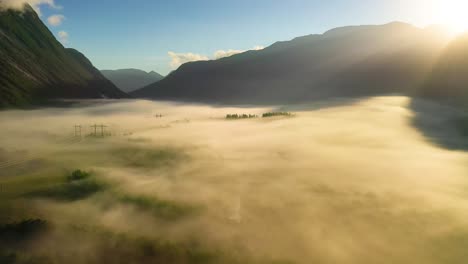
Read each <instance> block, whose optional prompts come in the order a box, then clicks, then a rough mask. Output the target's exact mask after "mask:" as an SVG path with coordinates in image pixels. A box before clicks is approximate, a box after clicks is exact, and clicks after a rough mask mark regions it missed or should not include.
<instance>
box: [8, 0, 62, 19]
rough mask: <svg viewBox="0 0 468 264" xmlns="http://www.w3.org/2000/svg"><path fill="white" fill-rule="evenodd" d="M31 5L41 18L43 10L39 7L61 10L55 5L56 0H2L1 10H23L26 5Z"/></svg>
mask: <svg viewBox="0 0 468 264" xmlns="http://www.w3.org/2000/svg"><path fill="white" fill-rule="evenodd" d="M27 4H29V5H31V7H32V8H33V9H34V10H35V11H36V13H37V14H38V15H39V16H41V15H42V13H41V9H40V8H39V6H41V5H48V6H49V7H52V8H56V9H60V8H61V7H60V6H58V5H56V4H55V0H0V8H12V9H17V10H22V9H23V8H24V7H25V5H27Z"/></svg>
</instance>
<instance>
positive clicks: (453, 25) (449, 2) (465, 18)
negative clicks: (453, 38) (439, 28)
mask: <svg viewBox="0 0 468 264" xmlns="http://www.w3.org/2000/svg"><path fill="white" fill-rule="evenodd" d="M467 10H468V0H437V1H436V3H435V5H434V13H435V16H436V17H435V18H434V19H435V20H437V21H436V22H437V23H440V24H443V25H445V26H447V27H448V28H449V29H450V30H451V31H453V33H456V34H460V33H463V32H466V31H468V15H467Z"/></svg>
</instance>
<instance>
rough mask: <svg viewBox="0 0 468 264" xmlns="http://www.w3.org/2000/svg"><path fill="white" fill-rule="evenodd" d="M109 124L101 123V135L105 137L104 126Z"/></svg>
mask: <svg viewBox="0 0 468 264" xmlns="http://www.w3.org/2000/svg"><path fill="white" fill-rule="evenodd" d="M106 127H107V126H105V125H102V124H101V125H100V126H99V128H101V137H104V128H106Z"/></svg>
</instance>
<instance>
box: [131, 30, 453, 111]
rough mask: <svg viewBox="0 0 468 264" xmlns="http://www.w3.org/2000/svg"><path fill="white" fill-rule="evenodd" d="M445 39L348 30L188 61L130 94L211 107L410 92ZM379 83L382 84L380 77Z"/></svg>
mask: <svg viewBox="0 0 468 264" xmlns="http://www.w3.org/2000/svg"><path fill="white" fill-rule="evenodd" d="M447 41H448V39H447V37H446V36H445V35H442V34H441V32H439V31H436V30H428V29H421V28H417V27H414V26H412V25H409V24H405V23H399V22H397V23H389V24H385V25H370V26H351V27H341V28H337V29H332V30H329V31H327V32H325V33H324V34H313V35H307V36H303V37H298V38H295V39H293V40H290V41H286V42H276V43H274V44H273V45H271V46H269V47H267V48H265V49H263V50H259V51H248V52H245V53H241V54H237V55H233V56H231V57H228V58H223V59H219V60H212V61H199V62H191V63H186V64H184V65H182V66H180V67H179V68H178V69H177V70H175V71H173V72H172V73H170V74H169V75H168V76H167V77H166V78H164V79H163V80H161V81H159V82H156V83H154V84H151V85H149V86H147V87H144V88H142V89H139V90H137V91H135V92H132V93H131V94H132V95H133V96H135V97H143V98H150V99H167V100H186V101H201V102H208V103H210V102H215V103H234V104H237V103H241V104H244V103H253V104H257V103H266V104H270V103H288V102H298V101H303V100H315V99H321V98H326V97H332V96H362V95H376V94H383V93H402V92H404V93H407V92H412V90H413V89H414V86H416V85H419V84H420V83H422V82H423V81H424V78H425V77H426V74H427V72H428V71H429V70H430V68H431V65H432V64H433V63H434V61H435V60H436V59H437V54H438V52H439V51H440V50H442V48H443V47H444V46H445V44H446V43H447ZM379 79H380V80H379Z"/></svg>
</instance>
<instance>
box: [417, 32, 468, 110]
mask: <svg viewBox="0 0 468 264" xmlns="http://www.w3.org/2000/svg"><path fill="white" fill-rule="evenodd" d="M418 95H420V96H422V97H427V98H430V99H434V100H438V101H441V102H444V103H449V104H452V105H464V106H468V33H467V34H464V35H461V36H459V37H457V38H455V39H454V40H453V41H451V42H450V43H449V45H447V47H446V48H445V49H444V50H443V52H442V54H441V56H440V57H439V59H438V60H437V62H436V63H435V66H434V68H433V70H432V72H431V74H429V78H428V79H427V81H426V82H425V83H424V85H423V86H422V88H421V90H420V91H419V93H418Z"/></svg>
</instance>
